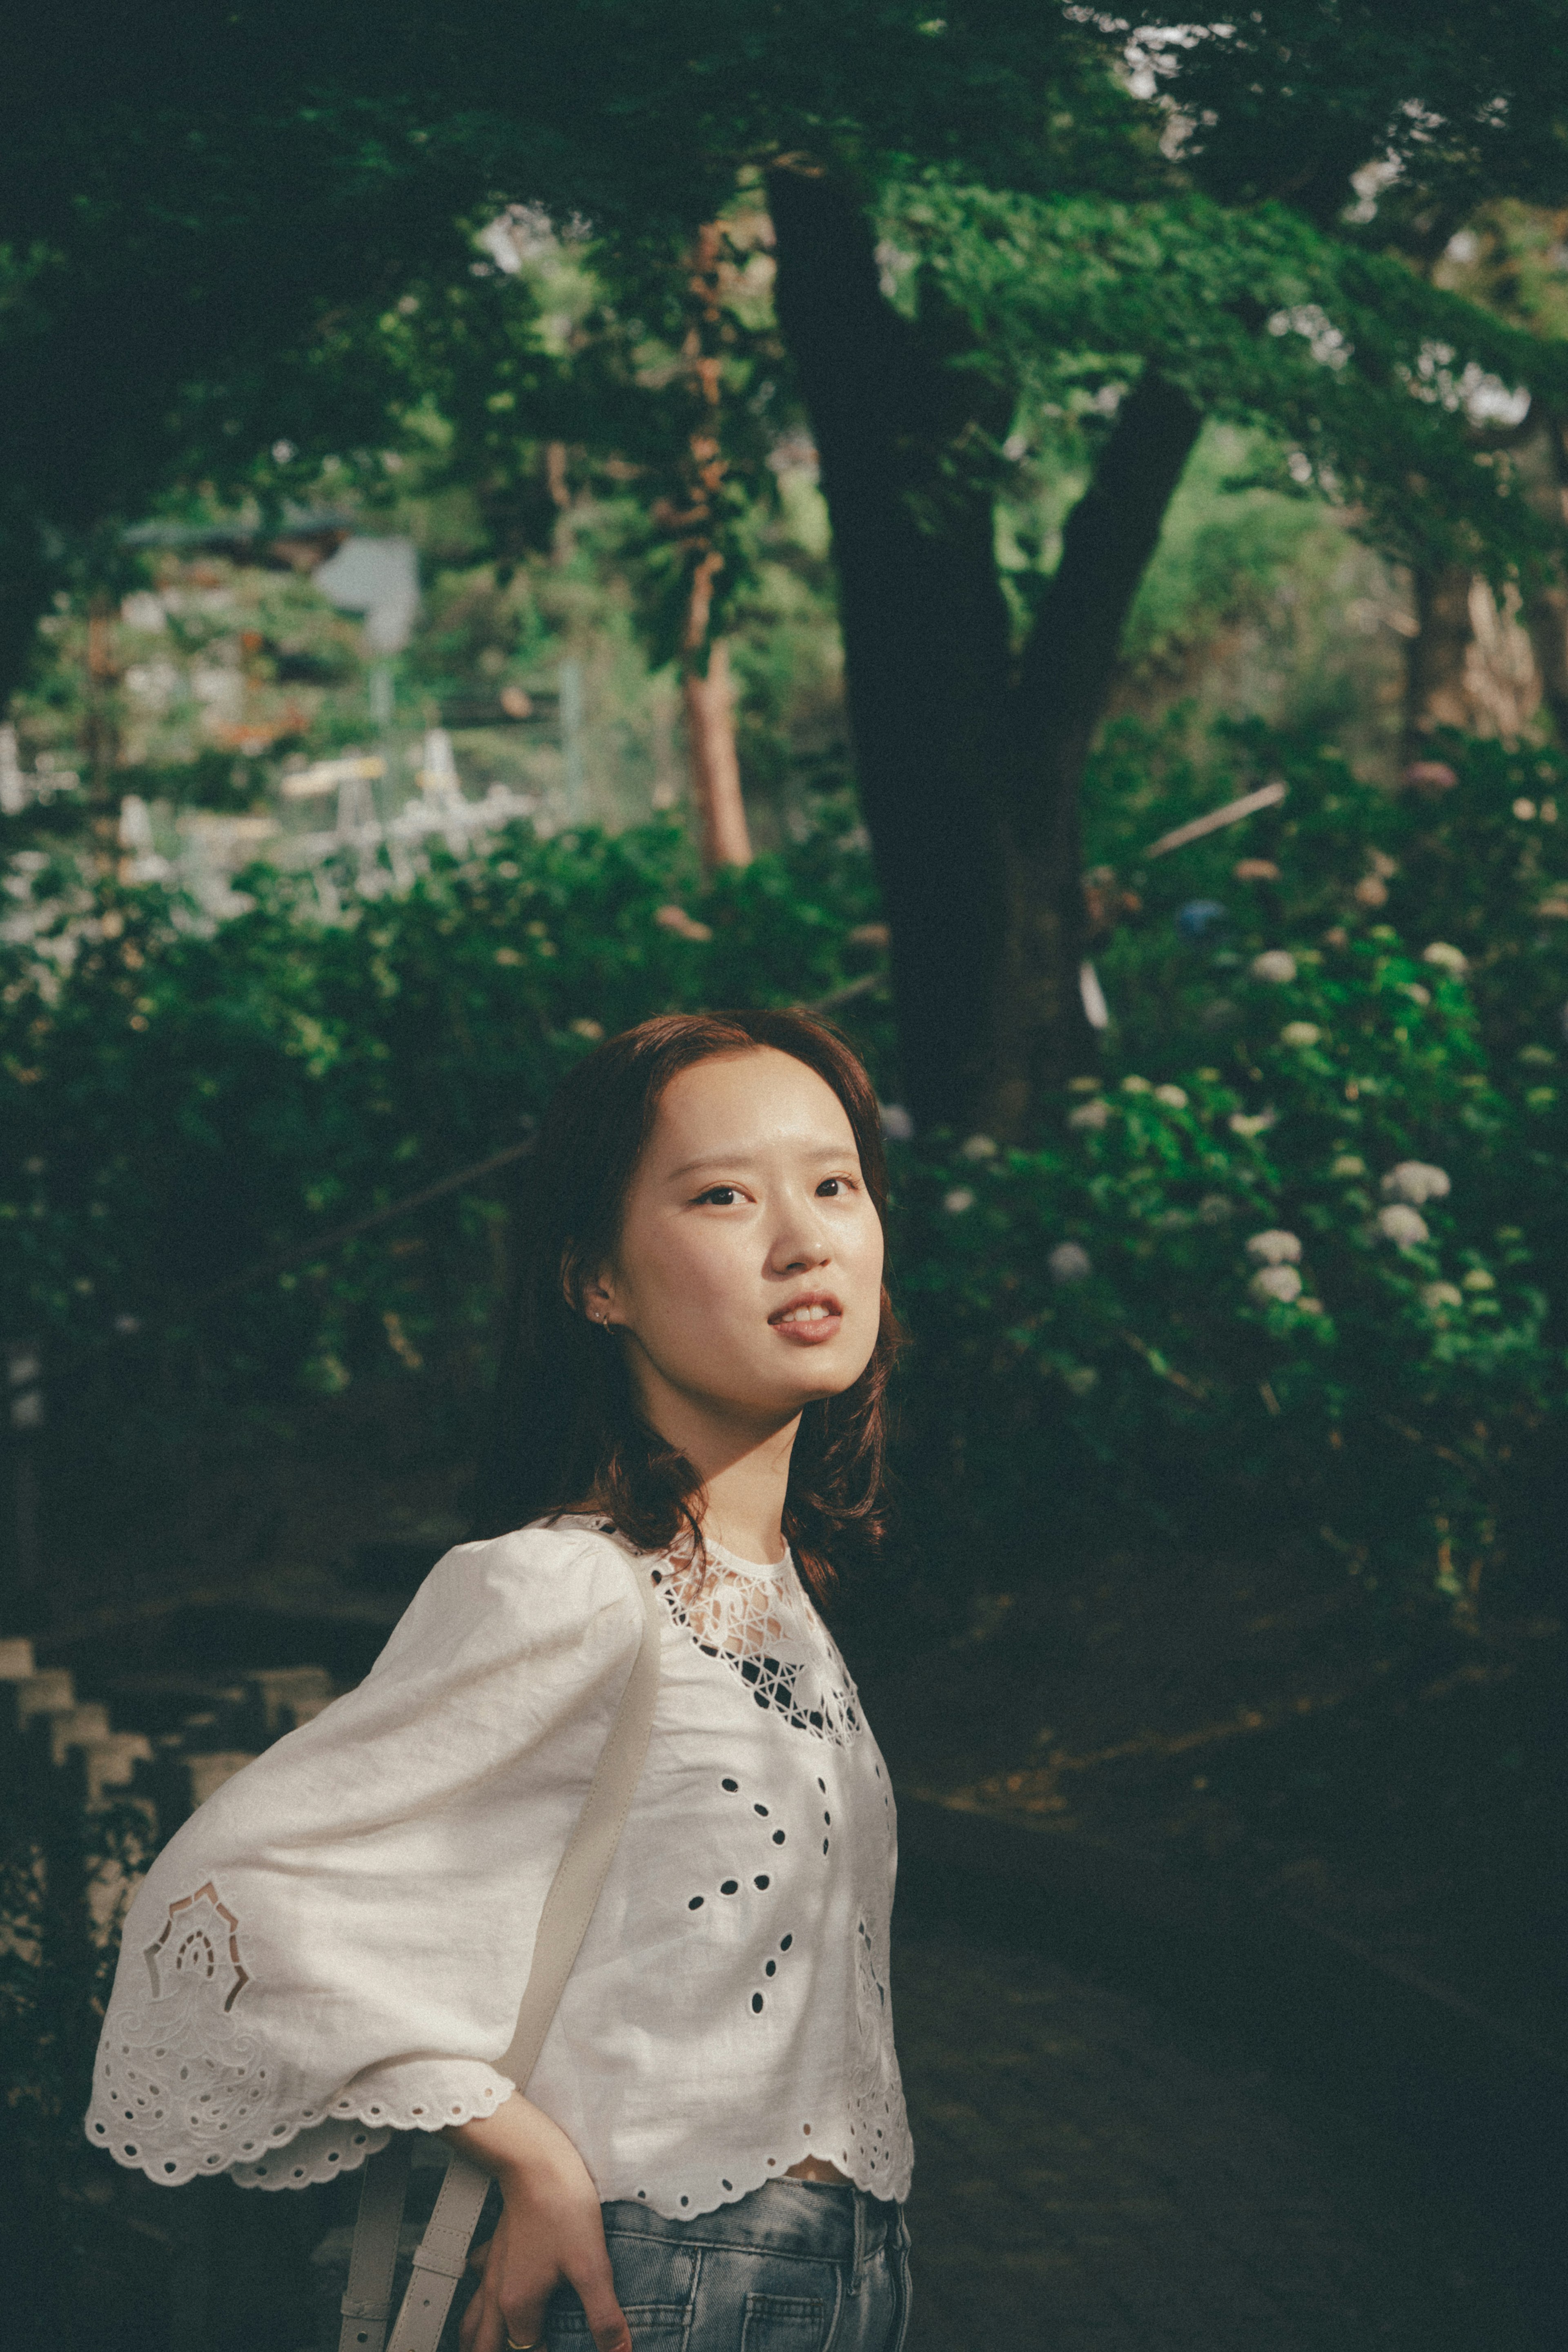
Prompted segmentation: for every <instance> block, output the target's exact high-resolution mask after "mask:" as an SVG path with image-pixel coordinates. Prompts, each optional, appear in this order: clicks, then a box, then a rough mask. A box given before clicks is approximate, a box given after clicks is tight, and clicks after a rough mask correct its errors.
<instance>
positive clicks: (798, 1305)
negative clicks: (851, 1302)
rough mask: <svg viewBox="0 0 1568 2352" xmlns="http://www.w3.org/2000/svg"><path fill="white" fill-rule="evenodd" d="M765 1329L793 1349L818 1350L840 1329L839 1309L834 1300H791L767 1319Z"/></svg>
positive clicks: (835, 1336)
mask: <svg viewBox="0 0 1568 2352" xmlns="http://www.w3.org/2000/svg"><path fill="white" fill-rule="evenodd" d="M768 1328H770V1329H771V1330H774V1331H777V1332H778V1333H779V1337H780V1338H781V1339H788V1340H789V1341H790V1342H791V1343H792V1344H793V1345H794V1346H795V1347H797V1348H820V1347H821V1345H822V1344H823V1342H824V1341H825V1340H828V1339H837V1337H838V1335H839V1333H840V1332H841V1330H842V1329H843V1328H844V1318H843V1310H842V1308H841V1307H840V1305H839V1302H838V1300H837V1299H836V1298H812V1299H804V1298H798V1299H793V1300H791V1302H790V1304H789V1306H788V1307H784V1308H783V1309H782V1310H781V1312H780V1313H779V1314H778V1315H773V1316H769V1318H768Z"/></svg>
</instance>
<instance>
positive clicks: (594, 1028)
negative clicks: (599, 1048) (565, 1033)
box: [566, 1014, 604, 1045]
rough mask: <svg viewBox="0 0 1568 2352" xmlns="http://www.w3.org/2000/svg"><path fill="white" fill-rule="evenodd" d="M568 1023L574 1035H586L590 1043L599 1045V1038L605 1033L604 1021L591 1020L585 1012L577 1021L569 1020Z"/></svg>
mask: <svg viewBox="0 0 1568 2352" xmlns="http://www.w3.org/2000/svg"><path fill="white" fill-rule="evenodd" d="M566 1025H567V1027H568V1028H569V1029H570V1031H571V1034H572V1035H573V1036H574V1037H586V1038H587V1039H588V1041H589V1043H590V1045H598V1043H599V1040H600V1039H601V1037H602V1036H603V1034H604V1024H603V1023H602V1022H601V1021H591V1020H589V1018H588V1016H587V1015H586V1014H583V1015H582V1016H581V1017H580V1019H578V1020H576V1021H569V1022H568V1023H567V1024H566Z"/></svg>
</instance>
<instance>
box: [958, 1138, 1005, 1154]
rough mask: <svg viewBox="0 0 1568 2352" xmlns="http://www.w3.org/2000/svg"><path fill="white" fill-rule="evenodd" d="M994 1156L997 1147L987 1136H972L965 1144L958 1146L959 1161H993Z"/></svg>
mask: <svg viewBox="0 0 1568 2352" xmlns="http://www.w3.org/2000/svg"><path fill="white" fill-rule="evenodd" d="M996 1156H997V1147H996V1145H995V1144H994V1143H993V1142H992V1140H991V1139H990V1137H989V1136H988V1135H972V1136H970V1138H969V1139H968V1141H967V1143H961V1144H960V1145H959V1146H958V1157H959V1159H960V1160H994V1159H995V1158H996Z"/></svg>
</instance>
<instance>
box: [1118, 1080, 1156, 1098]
mask: <svg viewBox="0 0 1568 2352" xmlns="http://www.w3.org/2000/svg"><path fill="white" fill-rule="evenodd" d="M1152 1091H1153V1089H1152V1088H1151V1087H1150V1085H1149V1082H1148V1080H1147V1078H1124V1079H1123V1081H1122V1092H1123V1093H1124V1095H1146V1094H1149V1093H1151V1092H1152Z"/></svg>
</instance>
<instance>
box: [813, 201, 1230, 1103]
mask: <svg viewBox="0 0 1568 2352" xmlns="http://www.w3.org/2000/svg"><path fill="white" fill-rule="evenodd" d="M769 197H770V203H771V207H772V213H773V224H774V231H775V236H776V237H777V241H778V282H777V289H776V299H777V304H778V310H779V322H780V325H781V327H782V329H783V331H784V334H785V337H786V340H787V341H788V343H789V349H790V352H791V354H792V356H793V358H794V361H795V363H796V366H797V368H798V370H799V372H800V381H801V384H802V388H803V390H804V393H805V396H806V401H807V404H808V407H809V409H810V415H811V421H812V427H813V430H814V433H815V436H816V440H817V446H818V451H819V455H820V458H821V469H822V488H823V491H824V494H825V496H826V498H827V501H828V507H829V511H830V514H831V520H832V526H833V551H834V558H835V562H836V565H837V570H838V578H839V607H840V616H841V624H842V628H843V637H844V656H845V667H846V677H847V682H848V691H849V703H850V719H851V726H852V732H853V737H854V744H855V762H856V772H857V775H858V778H859V782H860V792H861V804H862V811H863V813H864V815H865V821H866V824H867V827H868V829H869V831H870V834H871V837H872V844H873V855H874V857H875V861H876V868H877V875H878V878H879V880H880V883H881V886H882V892H883V904H884V907H885V908H886V912H887V916H888V920H889V922H890V924H891V926H892V930H893V976H894V998H895V1006H896V1013H897V1021H898V1032H899V1040H900V1047H901V1053H902V1057H903V1063H904V1074H903V1075H904V1088H905V1092H906V1096H907V1099H908V1102H909V1106H910V1108H911V1109H912V1111H913V1112H914V1114H915V1118H916V1119H917V1121H919V1122H920V1123H921V1124H922V1125H923V1126H946V1127H952V1128H955V1129H958V1130H959V1131H964V1130H966V1129H985V1130H986V1131H988V1132H990V1133H993V1134H996V1135H998V1136H1013V1135H1018V1134H1019V1133H1021V1132H1022V1131H1023V1130H1024V1129H1025V1127H1026V1126H1027V1124H1028V1121H1029V1119H1030V1114H1031V1112H1032V1111H1034V1110H1035V1109H1037V1108H1038V1107H1039V1104H1040V1099H1041V1097H1042V1094H1043V1092H1044V1090H1046V1089H1048V1088H1050V1087H1053V1086H1054V1085H1056V1084H1059V1083H1060V1082H1061V1080H1062V1079H1063V1078H1065V1077H1067V1076H1070V1075H1071V1074H1072V1073H1073V1072H1074V1071H1075V1070H1082V1069H1084V1068H1086V1067H1088V1066H1090V1063H1091V1060H1092V1055H1093V1053H1094V1050H1095V1049H1094V1043H1093V1037H1092V1031H1091V1030H1090V1027H1089V1024H1088V1022H1087V1019H1086V1017H1085V1015H1084V1012H1083V1006H1082V996H1081V993H1080V987H1079V969H1080V963H1081V960H1082V945H1083V908H1082V887H1081V870H1080V869H1081V862H1082V861H1081V857H1080V852H1079V809H1078V803H1079V792H1080V787H1081V785H1082V775H1083V768H1084V762H1085V761H1086V759H1087V756H1088V752H1089V749H1090V745H1091V743H1092V738H1093V733H1094V730H1095V728H1096V726H1097V725H1098V723H1099V720H1100V719H1101V718H1102V716H1103V712H1104V709H1105V704H1106V700H1107V698H1108V696H1109V693H1110V688H1111V685H1112V682H1113V677H1114V675H1115V667H1116V659H1117V652H1118V647H1119V645H1120V640H1121V635H1122V628H1123V624H1124V621H1125V618H1126V614H1127V609H1128V607H1129V605H1130V604H1131V602H1132V598H1133V595H1134V592H1135V590H1136V587H1137V583H1138V581H1139V579H1140V577H1141V576H1142V573H1143V570H1144V567H1145V563H1146V562H1147V561H1148V557H1149V555H1150V553H1151V552H1152V551H1153V548H1154V546H1155V541H1156V539H1157V538H1158V535H1159V529H1160V524H1161V521H1162V520H1163V518H1164V514H1165V510H1166V505H1167V504H1168V502H1169V499H1170V496H1171V493H1172V491H1173V490H1174V488H1175V487H1176V482H1177V480H1178V479H1179V478H1180V475H1181V469H1182V467H1183V465H1184V463H1185V462H1186V456H1187V454H1188V452H1189V450H1190V449H1191V446H1192V444H1193V442H1194V440H1195V439H1196V437H1197V432H1198V428H1199V422H1200V420H1199V418H1198V416H1197V412H1196V410H1195V409H1194V408H1193V407H1192V405H1191V404H1190V403H1189V402H1188V401H1187V400H1186V395H1185V394H1182V393H1180V392H1179V391H1177V390H1176V388H1175V387H1174V386H1172V385H1170V384H1167V383H1163V382H1162V381H1161V380H1160V379H1158V378H1150V379H1148V380H1147V381H1146V382H1145V383H1143V384H1142V385H1140V386H1139V388H1138V389H1137V391H1135V392H1134V394H1132V395H1131V396H1130V397H1129V399H1128V400H1127V401H1126V403H1125V404H1124V410H1123V414H1122V416H1121V418H1120V420H1119V422H1118V424H1117V425H1116V427H1115V430H1114V431H1113V435H1112V436H1111V439H1110V441H1109V443H1108V444H1107V446H1106V448H1105V451H1104V453H1103V457H1102V460H1101V463H1100V466H1099V468H1098V470H1097V473H1096V476H1095V479H1094V482H1093V484H1092V487H1091V488H1090V490H1089V491H1088V493H1087V494H1086V496H1085V498H1084V499H1083V500H1082V502H1081V504H1080V506H1079V507H1078V508H1077V509H1075V511H1074V513H1073V515H1072V516H1071V519H1070V520H1069V523H1068V527H1067V531H1066V534H1065V539H1064V544H1063V551H1062V558H1061V565H1060V567H1059V570H1058V572H1057V573H1056V576H1055V579H1054V580H1053V582H1052V583H1051V588H1050V590H1049V592H1048V593H1047V595H1046V597H1045V600H1044V605H1043V609H1042V611H1041V613H1040V617H1039V619H1038V621H1037V623H1036V625H1035V627H1034V629H1033V631H1032V632H1031V634H1030V641H1029V643H1028V644H1027V646H1025V647H1024V648H1023V651H1022V654H1021V656H1020V657H1019V659H1018V660H1017V662H1016V663H1015V660H1014V656H1013V652H1012V648H1011V645H1010V627H1009V613H1008V607H1007V604H1006V600H1005V598H1004V596H1003V594H1002V590H1001V584H1000V582H999V579H998V572H997V563H996V554H995V548H994V519H993V503H994V497H993V492H992V490H991V488H990V487H989V486H988V484H987V483H985V482H984V481H983V480H981V479H980V478H977V475H976V473H975V472H974V471H973V470H972V469H971V470H969V471H968V472H966V469H965V467H964V466H963V464H962V462H961V458H962V451H961V449H960V448H959V447H958V446H957V445H958V444H959V442H960V440H961V436H963V435H964V433H965V431H966V428H973V427H975V426H979V427H981V428H982V429H983V430H984V431H985V432H986V433H988V434H989V435H991V436H994V437H996V438H999V437H1000V436H1001V435H1002V434H1003V433H1005V431H1006V429H1007V424H1008V411H1009V408H1010V397H1011V396H1010V394H1009V393H1007V392H1006V391H1004V390H998V388H997V387H996V386H994V385H992V384H991V383H988V381H987V379H986V378H985V376H984V375H983V374H982V373H980V372H979V371H977V370H973V369H966V370H959V369H956V368H955V367H953V366H952V365H951V364H949V362H950V361H951V359H952V358H953V357H955V356H956V355H957V354H958V353H959V352H963V351H965V350H967V349H968V348H969V341H968V336H967V331H965V330H964V328H963V322H961V321H957V320H953V321H949V320H946V318H944V317H942V316H940V315H936V314H925V313H923V315H922V318H921V320H920V321H919V322H918V323H917V324H912V323H911V322H910V321H909V320H905V319H904V318H903V317H901V316H900V315H899V313H898V312H896V311H895V310H893V308H892V307H891V305H890V304H888V303H887V302H886V301H885V300H884V299H883V296H882V293H881V289H880V285H879V281H878V274H877V266H876V257H875V253H874V250H873V244H872V237H871V232H870V229H869V227H868V226H867V223H866V220H865V218H864V215H863V214H862V212H861V210H860V208H859V207H858V205H856V204H855V203H854V202H853V200H852V197H850V196H849V195H848V194H845V193H844V192H843V191H842V190H841V189H839V188H837V187H836V186H834V185H833V184H831V182H829V181H827V180H825V179H821V178H813V177H810V176H809V175H807V174H806V173H800V172H794V171H789V170H779V171H777V172H775V173H773V174H772V175H771V178H770V182H769ZM956 457H957V458H958V459H959V460H960V462H957V463H955V462H954V461H955V458H956Z"/></svg>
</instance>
